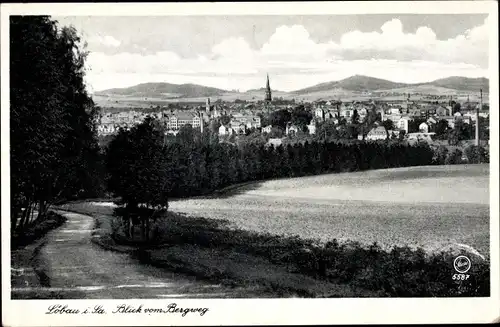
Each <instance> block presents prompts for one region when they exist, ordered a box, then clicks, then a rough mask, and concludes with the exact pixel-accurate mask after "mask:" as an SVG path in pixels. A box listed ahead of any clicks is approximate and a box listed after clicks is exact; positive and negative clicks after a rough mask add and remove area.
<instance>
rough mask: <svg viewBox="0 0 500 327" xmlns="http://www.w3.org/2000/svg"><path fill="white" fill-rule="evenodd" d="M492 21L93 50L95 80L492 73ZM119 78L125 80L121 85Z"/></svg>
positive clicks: (281, 80) (236, 83) (302, 80)
mask: <svg viewBox="0 0 500 327" xmlns="http://www.w3.org/2000/svg"><path fill="white" fill-rule="evenodd" d="M487 23H488V21H487V20H486V21H485V24H484V25H481V26H477V27H475V28H473V29H471V30H469V31H466V32H465V33H464V34H462V35H458V36H456V37H455V38H451V39H448V40H439V39H438V38H437V36H436V34H435V33H434V31H433V30H432V29H430V28H429V27H426V26H421V27H419V28H418V29H417V30H416V31H415V32H414V33H405V32H404V30H403V25H402V23H401V21H400V20H398V19H393V20H390V21H388V22H386V23H385V24H383V25H382V26H381V28H380V30H378V31H372V32H361V31H350V32H348V33H345V34H344V35H343V36H342V37H341V38H340V41H339V42H333V41H329V42H324V43H317V42H315V41H314V40H312V38H311V36H310V35H309V32H308V31H307V30H306V29H305V28H304V27H303V26H301V25H293V26H280V27H278V28H276V30H275V33H274V34H273V35H271V37H270V38H269V40H268V41H267V42H266V43H265V44H264V45H263V46H262V48H260V49H252V47H251V46H250V45H249V43H248V42H247V41H246V40H245V39H244V38H241V37H239V38H228V39H225V40H223V41H222V42H220V43H218V44H216V45H214V46H213V47H212V49H211V51H210V52H209V53H205V54H199V55H198V56H197V57H195V58H182V57H180V56H179V55H177V54H176V53H174V52H169V51H164V52H157V53H155V54H151V55H141V54H134V53H119V54H115V55H105V54H104V53H101V52H95V53H91V54H90V56H89V59H88V64H89V66H90V67H91V68H92V71H90V72H89V73H88V76H89V77H88V78H89V82H90V81H92V82H90V83H91V84H92V85H93V86H94V89H96V90H99V89H103V88H110V87H115V85H118V83H122V84H123V83H125V84H130V83H135V82H136V81H138V80H140V81H141V82H148V81H157V80H158V79H160V80H162V81H167V82H173V83H176V82H178V83H187V82H192V83H200V84H205V85H210V86H215V87H221V88H227V89H235V88H238V89H248V88H256V87H261V86H262V85H263V78H264V77H263V76H265V73H266V72H270V73H271V74H272V83H273V87H276V88H278V89H282V90H293V89H298V88H302V87H306V86H309V85H312V84H315V83H320V82H324V81H328V80H338V79H341V78H345V77H348V76H351V75H354V74H365V75H370V76H375V77H379V78H386V79H389V80H393V81H400V82H424V81H429V80H432V79H437V78H441V77H446V76H450V75H463V76H469V77H477V76H485V75H486V73H487V58H488V27H487ZM99 40H100V42H101V43H103V44H104V43H107V44H108V45H111V46H118V45H119V44H120V42H119V41H118V40H115V39H114V38H112V37H110V36H109V37H102V38H100V39H99ZM118 76H120V77H119V78H120V80H119V81H118V80H117V81H115V82H114V81H113V78H118ZM99 79H101V80H102V81H104V80H106V82H105V83H104V82H98V81H99ZM113 83H114V84H113ZM111 84H112V85H111ZM98 85H99V86H98ZM130 85H132V84H130Z"/></svg>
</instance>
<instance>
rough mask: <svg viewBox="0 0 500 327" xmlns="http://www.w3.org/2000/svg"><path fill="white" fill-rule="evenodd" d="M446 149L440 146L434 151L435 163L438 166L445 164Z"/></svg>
mask: <svg viewBox="0 0 500 327" xmlns="http://www.w3.org/2000/svg"><path fill="white" fill-rule="evenodd" d="M448 152H449V151H448V148H447V147H446V146H444V145H440V146H439V147H438V148H437V149H436V153H435V162H436V164H438V165H444V164H445V163H446V157H447V156H448Z"/></svg>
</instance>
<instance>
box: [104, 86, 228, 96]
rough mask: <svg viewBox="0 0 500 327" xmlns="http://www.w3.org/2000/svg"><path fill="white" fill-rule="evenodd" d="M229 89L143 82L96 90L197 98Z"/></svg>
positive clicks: (108, 92) (105, 94)
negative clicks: (123, 86) (124, 86)
mask: <svg viewBox="0 0 500 327" xmlns="http://www.w3.org/2000/svg"><path fill="white" fill-rule="evenodd" d="M227 92H228V91H226V90H222V89H218V88H215V87H208V86H203V85H197V84H170V83H143V84H138V85H135V86H131V87H127V88H116V89H109V90H104V91H99V92H96V93H95V95H99V96H125V97H149V98H160V99H161V98H197V97H209V96H217V95H222V94H224V93H227Z"/></svg>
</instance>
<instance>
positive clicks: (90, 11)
mask: <svg viewBox="0 0 500 327" xmlns="http://www.w3.org/2000/svg"><path fill="white" fill-rule="evenodd" d="M392 13H400V14H402V13H408V14H416V13H421V14H424V13H426V14H436V13H441V14H459V13H489V15H490V20H489V22H490V24H491V26H490V31H491V33H490V53H489V54H490V56H489V58H490V66H489V67H490V72H491V73H490V76H488V77H489V80H490V116H491V119H490V121H491V124H492V125H491V133H490V135H491V136H490V138H491V146H490V154H491V164H490V174H491V175H490V217H491V220H490V231H491V233H490V239H491V244H490V254H491V256H490V257H491V274H492V275H491V276H492V278H491V297H490V298H474V299H434V298H431V299H428V298H427V299H414V298H411V299H270V300H260V299H259V300H253V299H248V300H231V299H228V300H187V299H186V300H168V299H165V300H144V301H140V300H139V301H138V300H128V301H123V300H121V301H120V300H97V301H94V300H65V301H52V300H43V301H41V300H16V301H11V300H10V269H9V268H10V242H9V241H8V240H9V224H10V219H9V218H8V217H10V214H9V207H10V206H9V203H10V201H9V200H10V198H9V197H10V194H9V190H10V178H9V153H8V144H9V15H12V14H38V15H40V14H48V15H54V16H56V15H57V16H66V15H68V16H89V15H93V16H104V15H105V16H163V15H314V14H317V15H324V14H335V15H342V14H392ZM0 22H1V58H2V61H1V85H2V89H1V91H2V93H1V104H2V107H1V108H2V120H1V124H2V125H1V127H2V129H1V140H2V151H1V157H2V240H3V242H2V285H3V287H2V300H3V301H2V323H3V324H4V325H7V326H21V325H23V326H47V325H51V326H62V325H74V326H82V325H122V326H129V325H226V324H231V325H242V324H245V325H250V324H269V325H273V324H363V323H393V324H399V323H401V324H409V323H411V324H415V323H464V322H493V321H494V320H497V319H498V318H499V317H500V309H499V308H500V300H499V299H500V298H499V293H500V292H499V290H500V289H499V279H500V278H498V277H499V260H498V259H499V248H500V246H499V237H498V235H499V206H498V198H499V197H498V195H499V192H498V171H499V167H498V163H499V160H498V159H499V156H498V154H499V153H498V150H499V149H498V144H499V143H498V141H499V140H498V121H499V117H498V115H499V102H498V73H497V72H498V4H497V2H495V1H428V2H424V1H418V2H409V1H405V2H402V1H400V2H393V1H390V2H378V1H377V2H342V3H339V2H336V3H334V2H307V3H297V2H293V3H283V2H280V3H184V4H183V3H169V4H165V3H164V4H160V3H154V4H153V3H147V4H138V3H126V4H90V3H87V4H2V5H1V20H0ZM172 302H176V303H177V304H178V306H181V307H198V306H206V307H209V311H208V312H207V313H206V314H205V315H204V316H203V317H200V316H198V315H194V314H188V315H187V316H186V317H184V318H182V317H181V316H180V315H174V314H168V315H161V316H160V315H151V316H148V315H144V314H126V315H106V316H102V317H101V316H86V317H85V319H82V318H83V317H82V316H81V315H79V316H75V317H70V316H68V315H44V312H45V310H46V308H47V307H48V306H49V305H50V304H54V303H64V304H68V305H70V306H75V307H83V306H85V307H87V306H93V305H95V304H101V305H103V306H105V307H107V308H109V309H111V308H113V307H114V306H115V305H117V304H120V303H127V304H132V305H134V304H135V305H138V304H140V303H142V304H144V305H145V306H147V305H149V306H152V307H155V306H156V307H158V306H159V305H162V306H164V305H165V306H166V305H168V304H169V303H172Z"/></svg>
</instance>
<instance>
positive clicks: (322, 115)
mask: <svg viewBox="0 0 500 327" xmlns="http://www.w3.org/2000/svg"><path fill="white" fill-rule="evenodd" d="M314 117H316V118H318V119H320V120H323V119H325V112H324V110H323V108H321V107H316V109H315V110H314Z"/></svg>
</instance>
